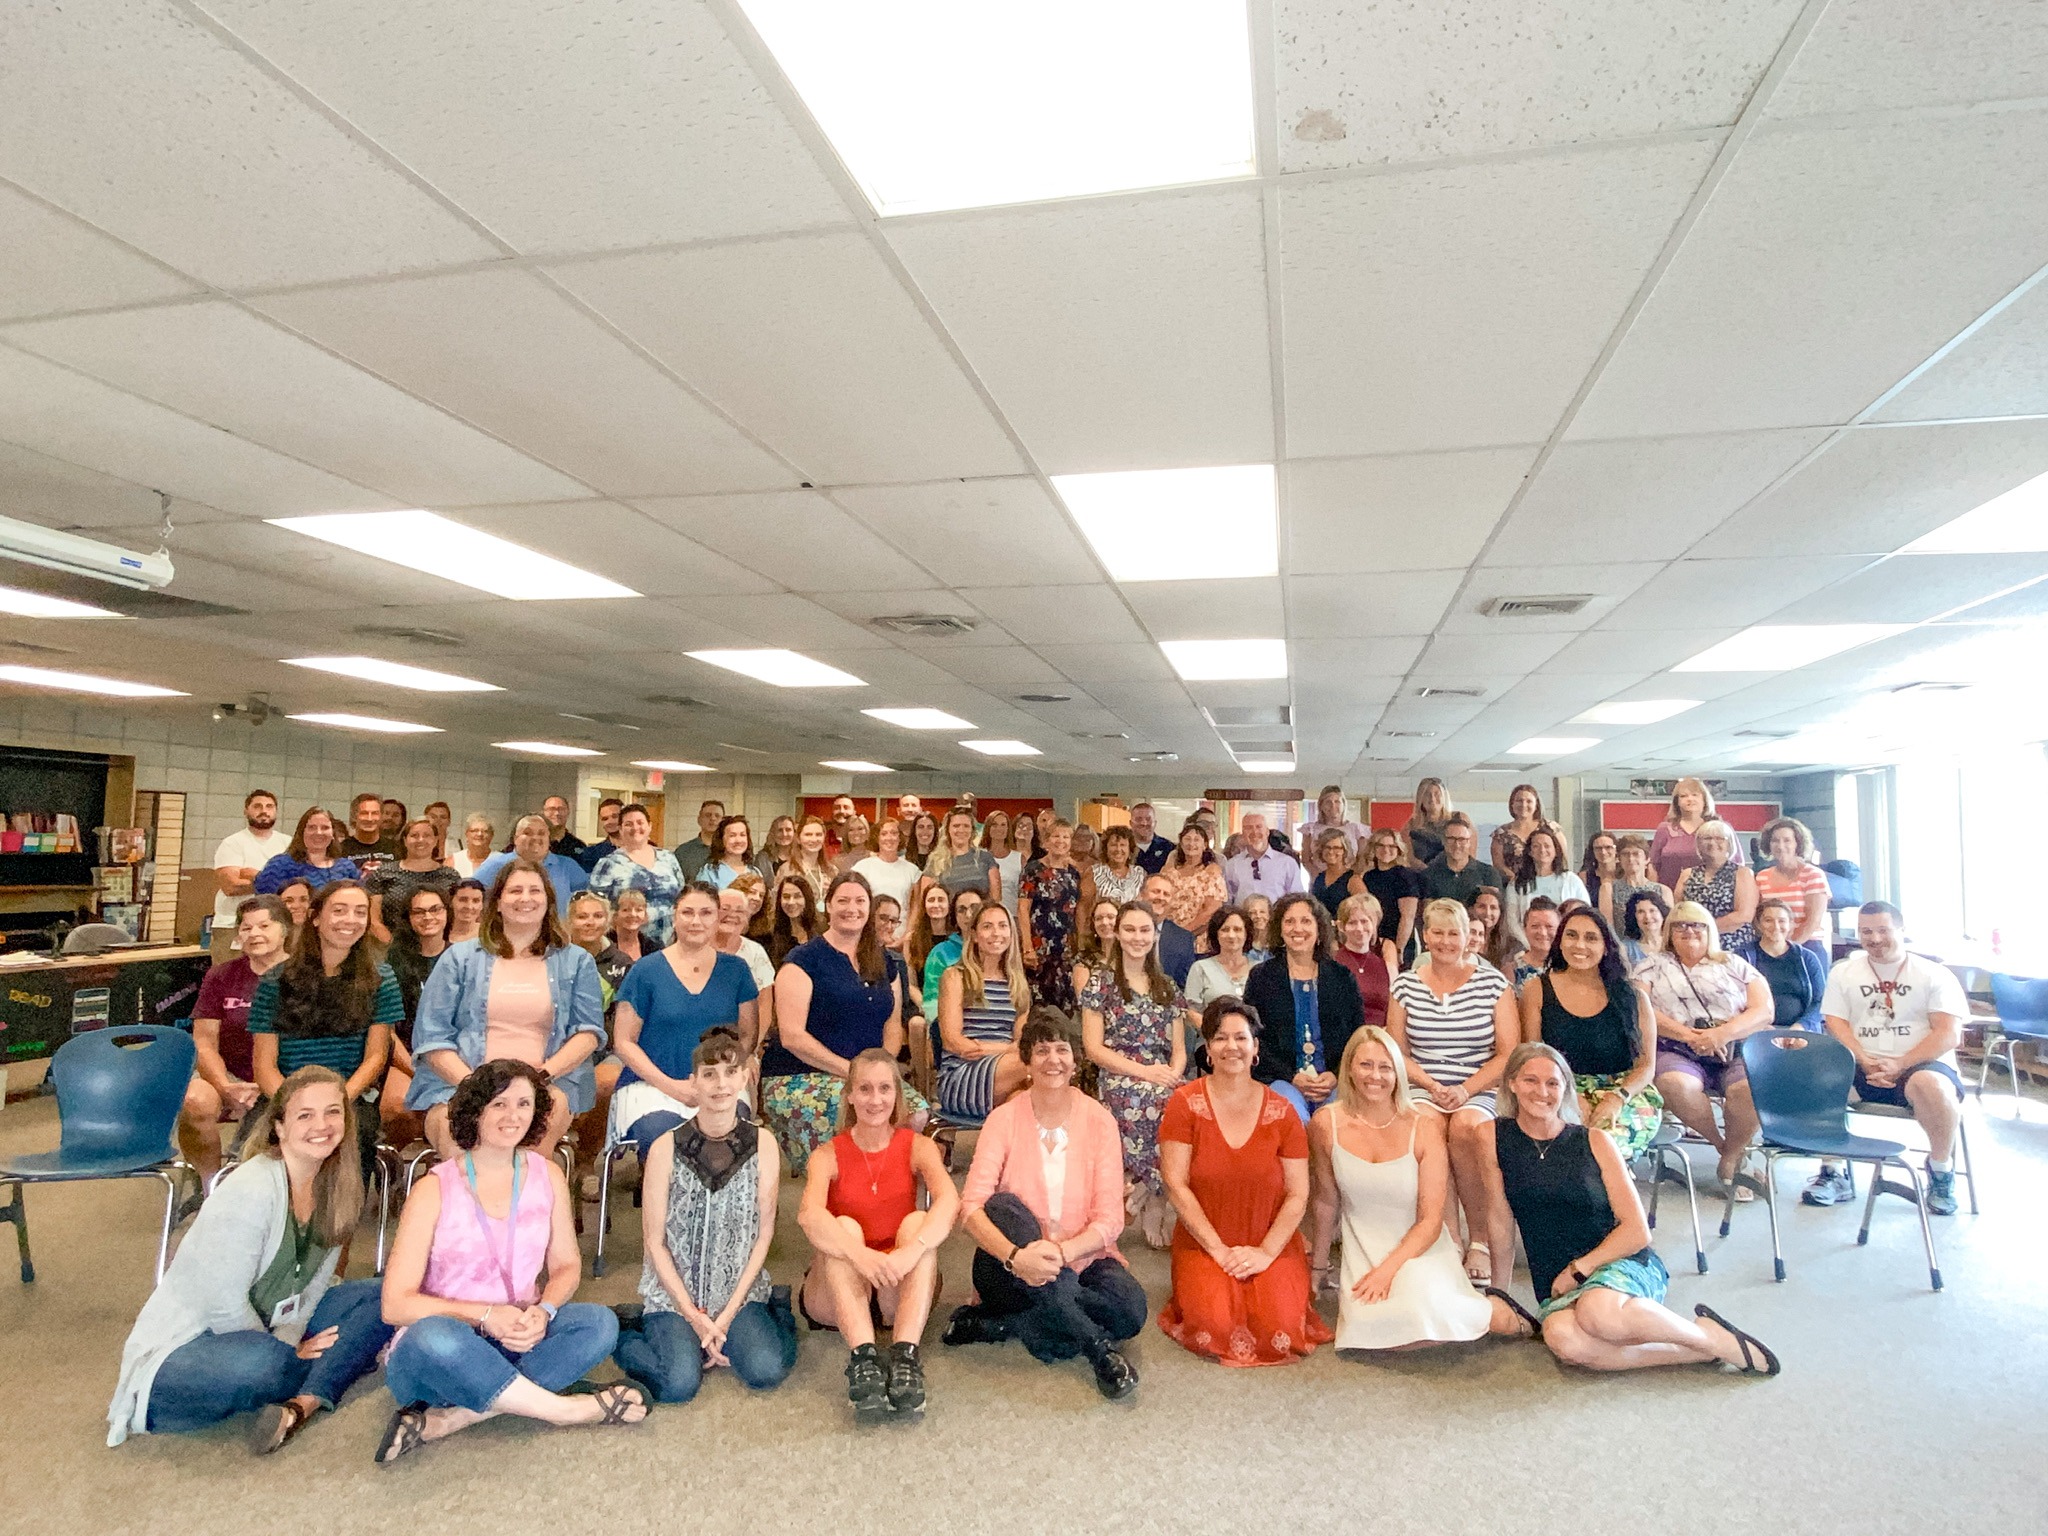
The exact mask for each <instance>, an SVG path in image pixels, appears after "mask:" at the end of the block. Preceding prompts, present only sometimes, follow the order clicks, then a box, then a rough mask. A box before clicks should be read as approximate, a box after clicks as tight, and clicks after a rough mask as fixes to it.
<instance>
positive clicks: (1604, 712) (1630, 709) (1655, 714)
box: [1573, 699, 1700, 725]
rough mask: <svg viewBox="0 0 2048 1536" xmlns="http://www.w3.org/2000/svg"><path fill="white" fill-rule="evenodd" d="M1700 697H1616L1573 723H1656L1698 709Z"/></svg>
mask: <svg viewBox="0 0 2048 1536" xmlns="http://www.w3.org/2000/svg"><path fill="white" fill-rule="evenodd" d="M1699 707H1700V701H1699V700H1698V699H1616V700H1613V701H1612V702H1610V703H1606V704H1595V705H1594V706H1593V707H1592V708H1591V709H1589V710H1587V711H1586V712H1585V713H1584V714H1583V715H1580V716H1578V717H1577V718H1576V719H1575V720H1574V721H1573V723H1574V724H1576V725H1655V724H1656V723H1657V722H1658V721H1659V720H1669V719H1670V718H1671V717H1672V716H1673V715H1682V714H1684V713H1685V712H1686V711H1687V710H1688V709H1698V708H1699Z"/></svg>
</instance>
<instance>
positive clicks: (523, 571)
mask: <svg viewBox="0 0 2048 1536" xmlns="http://www.w3.org/2000/svg"><path fill="white" fill-rule="evenodd" d="M265 521H267V522H269V523H270V524H272V525H273V526H275V527H278V528H289V529H290V530H291V531H292V532H293V533H303V534H305V535H307V536H308V537H309V538H315V539H324V540H326V542H328V543H329V544H339V545H340V546H341V547H342V548H343V549H352V550H354V551H355V552H356V553H357V554H359V555H368V556H370V557H371V558H372V559H375V560H389V561H390V562H391V563H392V564H393V565H402V566H404V567H405V568H406V569H408V570H416V571H424V572H426V573H427V574H428V575H431V576H440V577H444V578H446V579H447V580H449V581H453V582H459V583H460V584H461V585H463V586H465V587H474V588H476V590H477V591H479V592H489V593H491V594H493V595H494V596H497V597H509V598H512V599H514V600H515V601H517V602H523V603H532V602H546V601H553V600H558V599H562V598H573V597H638V596H639V595H640V594H639V593H638V592H635V591H634V590H633V589H632V588H631V587H622V586H620V585H619V584H618V583H617V582H616V581H607V580H606V579H605V578H604V577H602V576H595V575H592V574H591V573H590V572H589V571H585V570H580V569H578V568H577V567H576V566H573V565H570V564H568V563H567V562H566V561H562V560H557V559H554V558H553V557H552V556H549V555H543V554H538V553H536V552H535V551H533V550H530V549H527V548H526V547H525V546H523V545H519V544H514V543H512V542H511V541H510V540H509V539H501V538H499V537H498V536H497V535H496V534H490V533H485V532H483V531H482V530H481V529H477V528H470V527H466V526H464V525H463V524H461V523H457V522H452V521H450V520H449V519H448V518H445V517H442V516H440V515H439V514H438V513H434V512H422V511H418V510H413V511H409V512H327V513H322V514H320V515H318V516H315V517H272V518H267V519H265Z"/></svg>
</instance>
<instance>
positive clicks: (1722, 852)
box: [1672, 820, 1757, 950]
mask: <svg viewBox="0 0 2048 1536" xmlns="http://www.w3.org/2000/svg"><path fill="white" fill-rule="evenodd" d="M1740 841H1741V840H1740V839H1739V838H1737V837H1736V835H1735V829H1734V828H1733V827H1731V826H1729V825H1728V823H1727V822H1725V821H1712V820H1710V821H1703V822H1701V823H1700V827H1699V830H1698V831H1697V832H1695V833H1694V834H1693V847H1694V849H1695V850H1696V851H1697V852H1698V854H1699V862H1698V863H1697V864H1695V865H1693V867H1692V868H1690V869H1688V870H1687V871H1686V872H1685V873H1684V874H1682V875H1680V876H1679V877H1678V884H1677V885H1676V886H1674V887H1673V888H1672V892H1673V895H1674V896H1675V897H1676V898H1677V900H1678V901H1679V902H1681V903H1683V902H1689V901H1694V902H1698V903H1699V904H1700V905H1701V906H1703V907H1705V908H1706V909H1707V911H1709V912H1710V913H1712V914H1713V917H1714V927H1715V929H1716V931H1717V932H1719V934H1720V936H1721V948H1723V949H1727V950H1735V949H1743V948H1745V947H1747V946H1748V945H1751V944H1754V943H1755V942H1756V903H1757V890H1756V876H1755V875H1752V874H1751V873H1750V872H1749V871H1748V870H1747V869H1746V868H1744V867H1743V866H1742V865H1741V864H1739V863H1738V862H1736V859H1735V853H1736V850H1737V847H1738V845H1739V844H1740Z"/></svg>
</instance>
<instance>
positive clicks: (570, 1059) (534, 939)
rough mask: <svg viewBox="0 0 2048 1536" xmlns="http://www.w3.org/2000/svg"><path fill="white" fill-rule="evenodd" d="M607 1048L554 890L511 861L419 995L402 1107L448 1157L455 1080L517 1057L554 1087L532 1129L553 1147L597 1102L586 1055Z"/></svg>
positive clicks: (599, 1006) (586, 960)
mask: <svg viewBox="0 0 2048 1536" xmlns="http://www.w3.org/2000/svg"><path fill="white" fill-rule="evenodd" d="M603 1044H604V988H603V986H602V984H600V982H599V981H598V979H597V963H596V962H595V961H594V960H592V959H591V958H590V955H589V953H588V951H586V950H583V949H581V948H579V947H578V946H577V945H574V944H571V943H570V942H569V932H568V929H566V928H565V927H564V926H563V924H562V919H561V918H560V917H559V916H558V915H557V912H556V904H555V891H554V886H553V885H552V884H551V883H550V882H549V880H548V877H547V875H546V874H545V873H544V872H543V871H542V869H541V867H540V866H539V865H538V864H533V863H530V862H528V861H527V860H525V859H513V860H512V861H510V862H509V863H507V864H506V865H505V866H504V867H503V868H501V869H500V870H499V871H498V874H497V877H496V878H495V879H494V880H493V881H492V882H491V889H490V894H489V895H487V896H486V897H485V898H484V912H483V919H482V922H481V925H480V926H479V928H478V930H477V936H476V937H475V938H474V939H466V940H464V941H463V942H462V943H460V944H452V945H450V946H449V947H448V952H447V953H446V954H444V955H442V956H441V958H440V960H439V961H438V962H437V963H436V964H435V966H434V971H433V974H432V975H430V976H429V977H428V978H427V983H426V986H425V987H424V988H423V989H422V990H421V992H420V1006H419V1013H418V1015H417V1016H416V1017H415V1018H414V1020H413V1026H412V1053H413V1058H414V1060H415V1061H416V1062H417V1063H418V1066H417V1068H416V1069H415V1071H414V1074H413V1080H412V1087H411V1088H410V1089H409V1090H408V1091H407V1093H406V1096H405V1107H406V1108H407V1109H411V1110H419V1111H423V1112H424V1113H425V1115H426V1131H427V1140H428V1141H429V1142H431V1143H432V1144H433V1147H434V1150H435V1151H436V1152H438V1153H439V1154H440V1155H441V1156H442V1157H443V1158H452V1157H453V1156H454V1155H455V1143H454V1140H453V1138H452V1137H451V1135H450V1134H449V1131H448V1114H449V1111H448V1103H449V1100H450V1099H451V1098H452V1097H453V1096H454V1093H455V1086H456V1084H458V1083H460V1082H461V1081H463V1079H464V1078H466V1077H468V1075H469V1074H470V1073H471V1072H472V1071H474V1070H475V1069H476V1068H477V1067H479V1066H481V1065H482V1064H483V1063H484V1062H486V1061H523V1062H525V1063H526V1064H527V1065H528V1066H530V1067H535V1068H538V1069H539V1070H540V1071H542V1072H545V1073H546V1074H547V1080H548V1081H549V1082H550V1083H551V1084H553V1085H554V1087H555V1088H556V1090H557V1091H556V1092H554V1093H551V1094H549V1095H548V1099H547V1104H546V1106H545V1108H544V1109H543V1111H542V1112H543V1114H544V1115H545V1117H546V1120H547V1123H546V1124H545V1125H543V1126H542V1127H541V1128H540V1129H539V1130H538V1131H536V1132H535V1133H534V1134H535V1137H536V1138H537V1140H538V1141H539V1142H540V1144H541V1145H543V1146H546V1147H553V1146H554V1145H555V1144H556V1143H557V1142H559V1141H560V1140H561V1139H562V1137H563V1136H564V1135H566V1134H567V1133H568V1130H569V1122H570V1120H571V1119H572V1118H573V1117H574V1116H576V1115H580V1114H582V1113H583V1112H584V1111H586V1110H588V1109H590V1108H592V1107H593V1106H594V1105H595V1104H596V1102H597V1073H596V1070H595V1068H594V1067H593V1066H592V1064H591V1058H592V1057H593V1056H594V1055H596V1053H597V1051H598V1049H599V1048H600V1047H602V1046H603Z"/></svg>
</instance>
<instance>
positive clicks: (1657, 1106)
mask: <svg viewBox="0 0 2048 1536" xmlns="http://www.w3.org/2000/svg"><path fill="white" fill-rule="evenodd" d="M1621 1083H1622V1075H1620V1074H1617V1075H1615V1076H1613V1077H1595V1076H1593V1075H1591V1074H1590V1073H1585V1072H1581V1073H1579V1074H1578V1075H1577V1076H1575V1077H1573V1078H1572V1086H1573V1087H1574V1088H1576V1089H1577V1090H1578V1093H1579V1097H1580V1098H1581V1099H1598V1098H1599V1097H1600V1095H1601V1094H1603V1093H1613V1092H1615V1091H1616V1090H1618V1089H1619V1088H1620V1086H1621ZM1663 1122H1664V1095H1663V1094H1661V1093H1659V1092H1658V1091H1657V1085H1656V1084H1655V1083H1650V1084H1646V1085H1645V1086H1644V1088H1643V1091H1642V1092H1641V1093H1638V1094H1634V1095H1632V1096H1630V1097H1629V1098H1626V1099H1624V1100H1622V1104H1621V1108H1620V1109H1619V1110H1617V1111H1616V1112H1615V1115H1614V1119H1613V1120H1612V1121H1611V1122H1608V1123H1605V1124H1602V1125H1601V1126H1600V1127H1599V1129H1601V1130H1603V1131H1605V1132H1606V1133H1607V1134H1608V1135H1609V1136H1611V1137H1613V1138H1614V1145H1615V1146H1616V1147H1617V1148H1619V1149H1620V1152H1621V1160H1622V1161H1623V1162H1624V1163H1632V1162H1634V1161H1635V1160H1636V1159H1637V1158H1639V1157H1641V1156H1642V1155H1643V1154H1644V1153H1645V1152H1647V1151H1649V1150H1650V1143H1651V1142H1652V1141H1653V1140H1654V1139H1655V1138H1656V1135H1657V1127H1658V1126H1659V1125H1661V1124H1663ZM1586 1123H1587V1124H1588V1125H1591V1124H1592V1121H1590V1120H1588V1121H1587V1122H1586Z"/></svg>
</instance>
